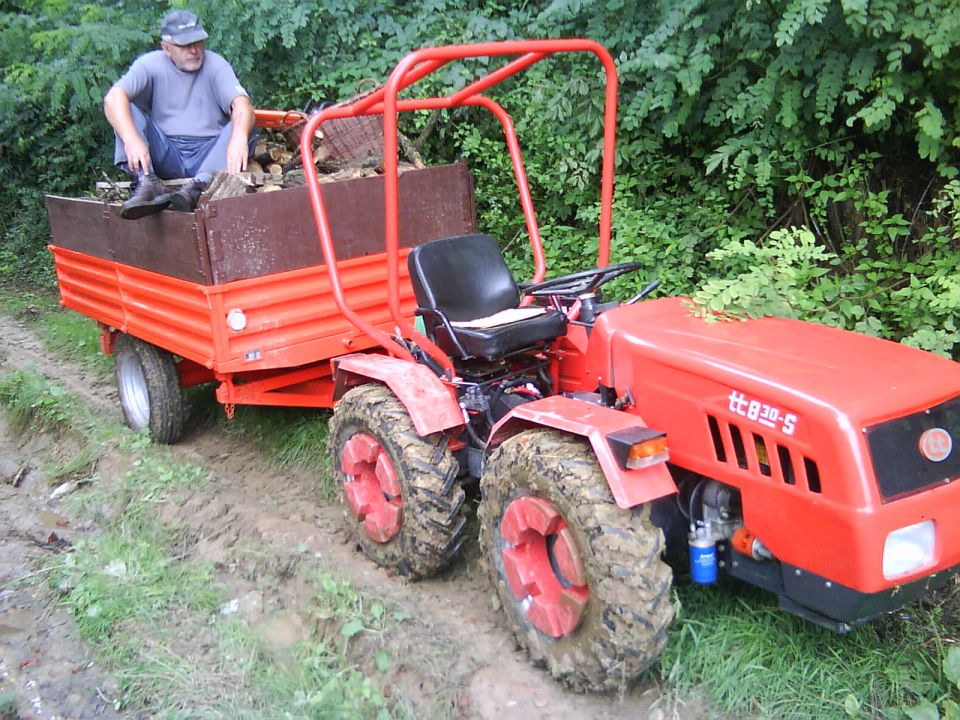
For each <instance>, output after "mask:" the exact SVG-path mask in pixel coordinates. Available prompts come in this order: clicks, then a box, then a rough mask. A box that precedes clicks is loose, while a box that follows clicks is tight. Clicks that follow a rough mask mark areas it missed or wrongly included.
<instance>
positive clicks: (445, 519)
mask: <svg viewBox="0 0 960 720" xmlns="http://www.w3.org/2000/svg"><path fill="white" fill-rule="evenodd" d="M568 51H586V52H591V53H593V54H594V55H596V57H597V58H599V60H600V61H601V63H602V65H603V68H604V71H605V74H606V80H607V86H606V96H605V97H606V104H605V130H604V136H603V168H602V169H603V176H602V183H601V211H600V223H599V226H600V238H599V248H600V250H599V257H598V258H597V267H596V268H595V269H588V270H584V271H582V272H578V273H574V274H572V275H568V276H565V277H558V278H554V279H551V280H546V281H544V280H543V277H544V275H545V267H544V255H543V250H542V245H541V240H540V233H539V230H538V226H537V221H536V217H535V215H534V211H533V205H532V202H531V198H530V192H529V190H528V187H527V181H526V176H525V171H524V165H523V161H522V158H521V154H520V151H519V145H518V142H517V138H516V135H515V133H514V129H513V125H512V123H511V121H510V118H509V116H508V115H507V113H506V112H505V111H504V110H503V108H501V107H500V106H499V105H498V104H497V103H495V102H494V101H493V100H492V99H490V98H489V97H487V96H486V95H484V94H483V93H484V92H485V91H486V90H487V89H489V88H490V87H492V86H493V85H495V84H496V83H498V82H500V81H501V80H503V79H505V78H507V77H509V76H511V75H513V74H515V73H517V72H519V71H521V70H522V69H524V68H526V67H528V66H530V65H532V64H534V63H536V62H539V61H540V60H543V59H544V58H546V57H548V56H549V55H551V54H553V53H558V52H568ZM474 57H486V58H510V59H508V60H507V62H506V64H503V65H502V66H500V67H499V68H498V69H495V70H492V71H490V72H488V73H487V74H486V75H485V76H483V77H481V78H479V79H477V80H476V81H474V82H472V83H470V84H468V85H466V86H465V87H463V88H462V89H460V90H459V91H457V92H455V93H452V94H449V95H447V96H445V97H432V98H425V99H399V98H398V96H399V94H400V92H401V91H402V90H404V89H406V88H408V87H409V86H411V85H413V84H414V83H416V82H417V81H419V80H421V79H422V78H424V77H425V76H427V75H428V74H429V73H431V72H434V71H435V70H437V69H439V68H440V67H442V66H444V65H445V64H447V63H448V62H451V61H457V60H462V59H465V58H474ZM616 85H617V78H616V70H615V67H614V63H613V61H612V59H611V58H610V56H609V55H608V54H607V52H606V51H605V50H604V49H603V48H602V47H600V46H599V45H597V44H596V43H593V42H590V41H586V40H551V41H546V40H545V41H527V42H505V43H489V44H480V45H469V46H456V47H441V48H429V49H424V50H420V51H418V52H414V53H412V54H411V55H409V56H407V57H406V58H404V60H403V61H402V62H401V63H400V64H399V65H398V66H397V68H396V69H395V70H394V71H393V73H392V74H391V75H390V78H389V80H388V81H387V83H386V85H385V87H384V88H383V89H382V90H380V91H379V92H377V93H375V94H373V95H371V96H369V97H368V98H366V99H365V100H362V101H359V102H357V103H354V104H353V105H351V106H348V107H342V108H330V109H328V110H325V111H323V112H321V113H319V115H317V116H315V117H313V118H312V119H311V121H310V123H309V124H308V127H307V130H306V132H305V133H304V135H303V137H304V138H307V139H309V138H310V137H311V136H312V135H313V131H314V130H315V129H316V128H317V127H318V125H319V123H321V122H323V121H325V120H327V119H330V118H335V117H346V116H358V115H372V114H382V115H383V118H384V127H385V138H386V142H385V151H384V167H385V178H386V196H385V209H386V218H387V225H386V248H387V256H388V266H389V268H388V269H389V274H388V293H389V300H390V305H391V310H392V312H393V318H394V321H395V323H396V329H395V332H394V333H393V334H392V335H389V336H388V335H387V334H384V333H383V332H380V331H377V330H375V329H373V328H367V327H364V323H363V321H362V320H361V319H359V318H357V319H358V320H359V322H358V327H360V328H361V329H363V330H364V331H365V332H369V333H370V334H371V337H373V338H375V340H376V344H377V345H378V346H380V347H382V348H384V349H386V351H387V352H388V353H389V354H390V355H391V356H392V357H390V358H388V357H384V356H383V355H377V354H359V355H348V356H345V357H341V358H338V359H337V360H335V361H334V363H335V367H336V370H335V378H336V381H337V391H336V393H335V397H337V398H339V401H338V402H337V404H336V408H335V410H334V415H333V419H332V421H331V435H330V447H331V452H332V454H333V456H334V462H335V465H336V467H337V468H338V470H339V471H340V473H341V481H342V487H343V497H344V500H345V504H346V506H347V507H348V508H349V513H350V514H351V516H352V517H353V519H354V521H355V522H354V526H355V529H356V537H357V540H358V542H359V544H360V545H361V546H362V547H363V549H364V550H365V551H366V552H367V553H368V554H369V555H370V556H371V557H372V558H373V559H374V560H375V561H376V562H377V563H379V564H380V565H382V566H384V567H387V568H391V569H393V570H395V571H398V572H400V573H402V574H404V575H408V576H410V577H414V578H416V577H422V576H426V575H429V574H431V573H433V572H435V571H437V570H438V569H440V568H442V567H444V566H445V565H446V564H447V563H448V562H449V561H450V560H451V558H452V557H453V556H454V555H455V553H456V551H457V549H458V547H459V546H460V544H461V542H462V533H463V527H464V518H463V514H462V504H463V499H464V492H463V489H462V487H461V486H462V485H463V483H464V482H465V481H468V480H473V479H479V484H480V490H481V494H482V499H481V502H480V508H479V518H480V543H481V546H482V552H483V556H484V558H485V561H486V563H487V564H488V567H489V572H490V576H491V579H492V581H493V584H494V586H495V588H496V594H497V597H498V599H499V602H500V604H501V605H502V607H503V609H504V611H505V613H506V616H507V619H508V621H509V624H510V626H511V628H512V629H513V631H514V633H515V634H516V637H517V640H518V642H519V643H520V644H521V645H522V646H523V647H524V648H525V649H526V650H527V652H528V653H529V655H530V657H531V659H533V660H534V661H535V662H537V663H545V664H546V666H547V667H548V668H549V669H550V672H551V673H552V674H553V675H554V676H555V677H557V678H559V679H561V680H562V681H564V682H565V683H567V684H568V685H569V686H570V687H572V688H575V689H578V690H601V691H603V690H611V689H614V688H619V687H621V686H623V685H624V684H625V683H629V682H630V681H631V680H633V679H634V678H636V677H637V676H638V675H639V674H640V673H641V672H642V671H643V670H645V669H646V668H647V667H648V666H649V665H650V664H651V663H652V662H654V660H655V659H656V658H657V657H658V655H659V654H660V651H661V650H662V648H663V645H664V642H665V639H666V630H667V626H668V625H669V624H670V621H671V619H672V618H673V614H674V611H673V608H672V605H671V592H670V586H671V582H672V570H671V568H670V566H668V565H667V564H666V563H665V562H664V560H663V558H662V556H663V553H664V550H665V543H667V544H672V543H677V544H681V545H682V544H686V545H688V546H689V554H690V559H691V573H692V575H693V578H694V580H695V581H697V582H702V583H709V582H712V581H713V580H714V579H715V578H716V577H717V573H718V572H719V571H723V572H726V573H728V574H730V575H732V576H734V577H736V578H739V579H741V580H744V581H746V582H748V583H752V584H754V585H757V586H760V587H762V588H766V589H768V590H770V591H771V592H774V593H776V594H777V595H778V597H779V600H780V605H781V607H783V608H784V609H785V610H788V611H790V612H793V613H796V614H798V615H800V616H802V617H805V618H807V619H809V620H811V621H813V622H815V623H818V624H820V625H824V626H826V627H829V628H832V629H834V630H837V631H840V632H845V631H847V630H849V629H851V628H853V627H855V626H856V625H858V624H860V623H863V622H866V621H868V620H870V619H872V618H875V617H877V616H879V615H881V614H883V613H886V612H888V611H890V610H893V609H895V608H898V607H900V606H902V605H904V604H905V603H909V602H911V601H913V600H914V599H916V598H917V597H919V596H921V595H922V594H924V593H925V592H927V591H928V590H930V589H931V588H934V587H937V586H940V585H942V584H943V583H945V582H946V581H947V580H948V579H949V578H950V577H952V575H953V574H954V573H955V572H956V569H957V564H958V563H960V525H958V524H957V523H954V522H952V521H951V520H950V519H949V518H950V517H951V516H952V515H953V514H954V513H955V512H956V511H957V508H958V507H960V483H957V482H955V480H956V478H957V476H958V474H960V452H953V436H954V435H958V434H960V366H958V365H957V364H955V363H953V362H951V361H949V360H945V359H943V358H940V357H936V356H934V355H931V354H928V353H924V352H921V351H918V350H914V349H911V348H908V347H905V346H903V345H899V344H896V343H891V342H886V341H883V340H878V339H875V338H870V337H866V336H863V335H859V334H855V333H851V332H846V331H842V330H837V329H831V328H827V327H822V326H818V325H813V324H809V323H803V322H796V321H791V320H784V319H775V318H766V319H759V320H748V321H745V322H715V323H708V322H706V321H704V320H703V319H699V318H697V317H695V316H694V315H693V313H692V312H691V310H690V309H689V308H688V307H687V306H686V304H685V302H684V300H683V299H682V298H663V299H657V300H645V301H643V302H640V301H641V300H642V299H643V297H644V296H645V295H646V294H647V293H648V292H649V290H650V289H651V288H652V286H653V285H654V284H651V286H648V288H647V290H645V291H644V292H641V293H640V294H639V295H637V296H636V297H634V298H632V299H630V300H628V301H627V302H617V301H616V300H609V299H605V298H603V297H602V286H603V285H604V284H605V283H607V282H608V281H610V280H612V279H613V278H615V277H618V276H620V275H623V274H625V273H631V272H634V271H635V270H637V268H638V264H636V263H630V262H625V263H620V264H617V265H608V264H607V263H608V257H609V244H610V242H609V241H610V223H611V204H612V202H611V201H612V188H613V157H614V126H615V121H616ZM459 106H479V107H484V108H487V109H488V110H490V111H491V112H493V114H494V115H495V116H496V117H497V118H499V119H500V120H501V122H502V124H503V128H504V133H505V137H506V143H507V147H508V149H509V153H510V156H511V158H512V161H513V166H514V170H515V176H516V181H517V186H518V189H519V194H520V201H521V204H522V207H523V210H524V213H525V217H526V224H527V230H528V233H529V236H530V239H531V244H532V247H533V255H534V258H535V261H536V273H535V275H534V277H533V280H532V283H530V284H528V285H524V286H518V285H517V283H516V282H515V280H514V278H513V277H512V276H511V273H510V272H509V270H508V269H507V266H506V264H505V263H504V260H503V258H502V256H501V254H500V250H499V248H498V244H497V242H496V241H495V240H494V239H493V238H491V237H489V236H488V235H482V234H467V235H460V236H456V237H447V238H441V239H437V240H435V241H432V242H427V243H424V244H421V245H419V246H417V247H414V248H413V250H412V251H411V252H410V254H409V256H408V258H407V264H408V269H409V274H410V280H411V282H412V285H413V290H414V293H415V297H416V301H417V305H418V307H417V309H416V311H415V314H416V315H417V316H419V317H420V318H421V319H422V328H423V331H422V332H421V330H420V329H418V328H417V327H415V326H414V324H412V323H411V322H410V320H409V316H407V317H405V316H404V313H402V312H401V309H400V307H399V303H398V301H397V297H398V288H399V286H400V279H399V268H398V264H399V263H398V259H397V258H398V248H397V237H398V228H397V220H396V213H397V181H396V157H397V147H396V123H397V114H398V113H399V112H405V111H412V110H422V109H436V108H453V107H459ZM302 152H303V154H304V157H306V158H308V161H307V162H306V163H305V164H306V166H307V167H311V166H312V163H311V162H309V159H310V158H311V147H310V143H309V140H304V142H303V144H302ZM310 187H311V196H312V203H313V209H314V216H315V219H316V222H317V226H318V230H319V237H320V241H321V244H322V246H323V248H324V256H325V260H326V263H327V266H328V267H329V268H331V269H334V268H336V267H337V260H336V256H335V253H334V249H333V243H332V241H331V236H330V232H329V229H328V228H327V227H326V221H325V209H324V205H323V197H322V194H321V193H320V192H319V186H318V185H317V184H316V182H313V183H312V184H311V185H310ZM336 277H337V273H336V272H332V273H331V279H332V280H333V281H334V295H335V297H337V298H338V302H341V301H342V296H341V294H340V293H339V291H338V290H337V288H336ZM340 309H341V311H342V312H343V314H344V315H346V316H348V317H350V316H351V315H354V317H356V316H355V314H354V313H353V312H352V310H351V308H350V307H349V306H348V305H347V304H346V303H342V302H341V304H340Z"/></svg>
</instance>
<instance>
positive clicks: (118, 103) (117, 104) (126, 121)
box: [103, 85, 140, 143]
mask: <svg viewBox="0 0 960 720" xmlns="http://www.w3.org/2000/svg"><path fill="white" fill-rule="evenodd" d="M103 114H104V115H106V117H107V122H108V123H110V125H111V126H112V127H113V129H114V130H115V131H116V133H117V135H119V136H120V140H121V141H122V142H124V143H127V142H130V141H131V140H133V139H135V138H137V137H139V136H140V133H138V132H137V127H136V125H134V124H133V116H132V115H131V114H130V99H129V98H128V97H127V93H126V92H124V90H123V88H120V87H117V86H116V85H114V86H113V87H112V88H110V90H109V91H108V92H107V94H106V95H105V96H104V98H103Z"/></svg>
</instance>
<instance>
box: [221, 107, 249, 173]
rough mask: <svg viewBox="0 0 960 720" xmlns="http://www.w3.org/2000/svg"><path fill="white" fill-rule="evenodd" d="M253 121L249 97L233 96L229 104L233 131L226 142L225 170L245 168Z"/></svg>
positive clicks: (236, 170) (241, 170)
mask: <svg viewBox="0 0 960 720" xmlns="http://www.w3.org/2000/svg"><path fill="white" fill-rule="evenodd" d="M255 121H256V115H255V113H254V111H253V105H252V104H251V103H250V98H248V97H247V96H246V95H238V96H237V97H235V98H234V99H233V102H232V103H231V104H230V122H231V124H232V125H233V131H232V132H231V133H230V142H228V143H227V172H231V173H238V172H243V171H244V170H246V169H247V158H248V157H249V155H250V148H249V147H247V143H248V141H249V139H250V131H251V130H252V129H253V125H254V122H255Z"/></svg>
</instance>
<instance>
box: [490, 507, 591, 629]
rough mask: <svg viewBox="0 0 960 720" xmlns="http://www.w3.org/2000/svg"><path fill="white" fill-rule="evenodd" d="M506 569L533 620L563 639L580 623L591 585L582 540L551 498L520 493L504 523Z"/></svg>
mask: <svg viewBox="0 0 960 720" xmlns="http://www.w3.org/2000/svg"><path fill="white" fill-rule="evenodd" d="M500 544H501V552H502V557H503V569H504V574H505V575H506V580H507V584H508V585H509V586H510V591H511V592H512V593H513V596H514V597H515V598H516V599H517V600H518V601H519V602H520V603H521V607H523V610H524V612H525V613H526V615H527V619H528V620H529V621H530V624H531V625H533V626H534V627H535V628H536V629H537V630H539V631H540V632H542V633H543V634H544V635H549V636H550V637H554V638H561V637H564V636H565V635H569V634H570V633H572V632H573V631H574V630H576V629H577V627H578V626H579V625H580V620H581V619H582V618H583V613H584V610H586V607H587V600H588V599H589V597H590V589H589V588H588V586H587V577H586V572H585V569H584V564H583V558H582V556H581V553H580V548H579V546H578V545H577V542H576V539H575V538H574V536H573V533H572V532H571V530H570V528H569V527H568V526H567V523H566V521H565V520H564V519H563V516H562V515H560V513H559V512H558V511H557V510H556V508H554V507H553V505H551V504H550V503H549V502H548V501H547V500H544V499H543V498H538V497H520V498H517V499H516V500H514V501H513V502H511V503H510V505H509V506H508V507H507V510H506V512H504V514H503V518H502V519H501V521H500Z"/></svg>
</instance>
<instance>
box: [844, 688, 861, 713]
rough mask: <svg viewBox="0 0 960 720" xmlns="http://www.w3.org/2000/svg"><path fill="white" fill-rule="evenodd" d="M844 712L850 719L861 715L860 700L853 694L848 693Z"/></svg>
mask: <svg viewBox="0 0 960 720" xmlns="http://www.w3.org/2000/svg"><path fill="white" fill-rule="evenodd" d="M843 711H844V712H845V713H846V714H847V715H849V716H850V717H857V716H858V715H860V700H859V699H858V698H857V696H856V695H854V694H853V693H847V696H846V697H845V698H844V699H843Z"/></svg>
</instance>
